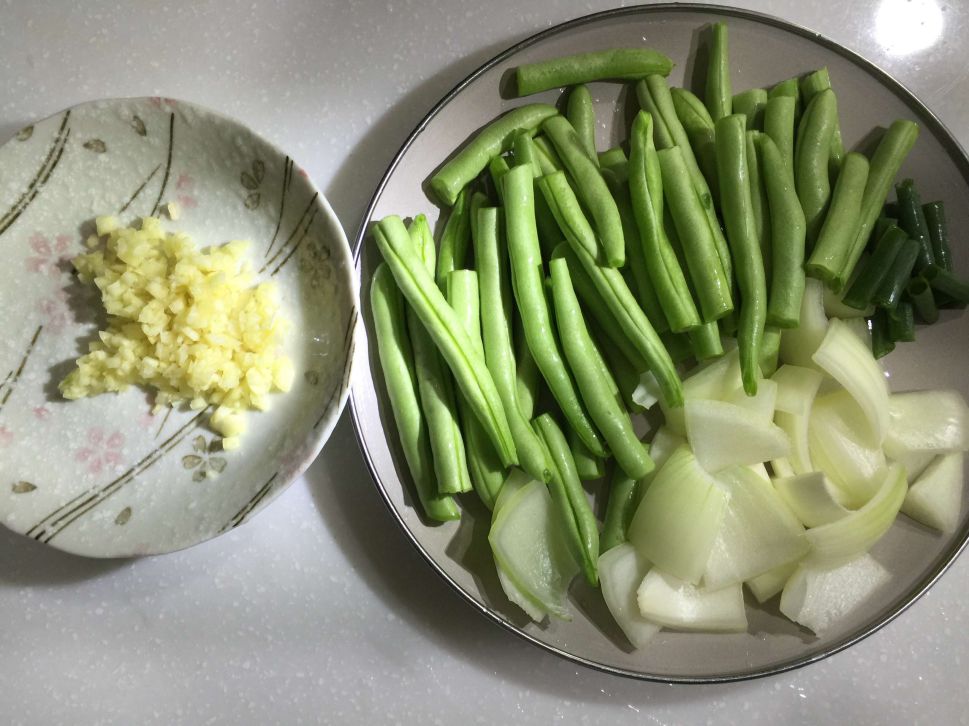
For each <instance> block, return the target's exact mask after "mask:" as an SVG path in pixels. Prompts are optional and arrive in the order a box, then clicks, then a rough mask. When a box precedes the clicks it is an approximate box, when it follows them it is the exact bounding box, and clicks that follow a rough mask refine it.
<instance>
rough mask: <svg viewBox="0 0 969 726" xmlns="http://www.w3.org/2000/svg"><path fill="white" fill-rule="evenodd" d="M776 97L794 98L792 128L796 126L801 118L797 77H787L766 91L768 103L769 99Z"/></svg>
mask: <svg viewBox="0 0 969 726" xmlns="http://www.w3.org/2000/svg"><path fill="white" fill-rule="evenodd" d="M778 97H785V98H793V99H794V128H797V122H798V121H800V120H801V90H800V83H799V82H798V79H797V78H788V79H787V80H786V81H781V82H780V83H778V84H776V85H775V86H774V87H773V88H771V89H770V90H769V91H768V92H767V101H768V103H769V102H770V100H771V99H773V98H778Z"/></svg>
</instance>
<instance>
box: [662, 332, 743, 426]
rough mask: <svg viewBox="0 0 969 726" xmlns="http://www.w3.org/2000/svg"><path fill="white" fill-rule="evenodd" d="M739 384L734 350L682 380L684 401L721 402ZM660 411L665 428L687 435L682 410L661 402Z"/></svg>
mask: <svg viewBox="0 0 969 726" xmlns="http://www.w3.org/2000/svg"><path fill="white" fill-rule="evenodd" d="M740 385H741V381H740V358H739V356H738V355H737V349H736V348H734V349H733V350H731V351H729V352H727V353H726V354H724V355H722V356H720V357H719V358H717V359H715V360H712V361H710V362H709V363H707V364H705V365H701V366H698V367H697V368H696V369H694V370H693V371H692V372H691V373H690V375H689V376H687V377H686V378H684V379H683V400H684V401H700V400H712V401H719V400H722V399H723V398H724V397H725V396H726V395H727V393H728V392H730V391H733V390H734V389H736V388H737V387H738V386H740ZM660 408H661V409H662V411H663V416H664V417H665V419H666V425H667V426H668V427H669V428H670V429H671V430H672V431H673V432H674V433H677V434H679V435H680V436H686V423H685V421H684V413H683V407H682V406H677V407H676V408H670V407H668V406H667V405H666V404H665V403H664V402H663V400H662V399H660Z"/></svg>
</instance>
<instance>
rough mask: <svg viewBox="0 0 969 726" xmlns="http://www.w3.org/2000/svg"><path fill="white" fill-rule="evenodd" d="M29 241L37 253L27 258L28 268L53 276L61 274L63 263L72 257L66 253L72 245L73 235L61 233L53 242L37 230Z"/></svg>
mask: <svg viewBox="0 0 969 726" xmlns="http://www.w3.org/2000/svg"><path fill="white" fill-rule="evenodd" d="M28 241H29V242H30V247H31V249H32V250H33V251H34V253H35V254H34V255H33V256H32V257H28V258H27V269H28V270H29V271H30V272H37V273H40V274H47V275H49V276H51V277H57V276H58V275H60V274H61V263H62V262H63V261H65V260H67V259H69V257H70V255H68V254H66V253H67V249H68V247H70V245H71V237H70V236H69V235H66V234H59V235H57V236H56V237H54V240H53V242H52V241H51V240H50V239H49V238H47V237H45V236H44V235H43V234H41V233H40V232H35V233H34V234H32V235H31V236H30V239H29V240H28Z"/></svg>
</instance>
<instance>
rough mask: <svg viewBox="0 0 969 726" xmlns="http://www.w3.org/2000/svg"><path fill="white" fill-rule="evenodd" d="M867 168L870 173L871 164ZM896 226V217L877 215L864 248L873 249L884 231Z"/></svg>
mask: <svg viewBox="0 0 969 726" xmlns="http://www.w3.org/2000/svg"><path fill="white" fill-rule="evenodd" d="M868 168H869V173H870V170H871V164H869V166H868ZM865 186H868V185H867V184H866V185H865ZM897 226H898V219H895V218H892V217H879V218H878V219H876V220H875V224H874V226H873V227H872V229H871V237H869V239H868V244H866V245H865V249H868V250H871V249H874V247H875V245H876V244H877V243H878V240H880V239H881V238H882V235H883V234H885V232H887V231H888V230H889V229H891V228H892V227H897Z"/></svg>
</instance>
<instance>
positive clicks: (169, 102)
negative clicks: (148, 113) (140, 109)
mask: <svg viewBox="0 0 969 726" xmlns="http://www.w3.org/2000/svg"><path fill="white" fill-rule="evenodd" d="M148 103H150V104H151V105H152V106H154V107H155V108H161V107H162V106H168V107H169V108H174V107H175V106H176V105H177V101H175V99H174V98H165V97H164V96H152V97H151V98H149V99H148Z"/></svg>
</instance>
